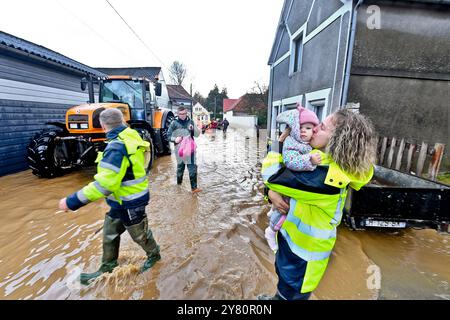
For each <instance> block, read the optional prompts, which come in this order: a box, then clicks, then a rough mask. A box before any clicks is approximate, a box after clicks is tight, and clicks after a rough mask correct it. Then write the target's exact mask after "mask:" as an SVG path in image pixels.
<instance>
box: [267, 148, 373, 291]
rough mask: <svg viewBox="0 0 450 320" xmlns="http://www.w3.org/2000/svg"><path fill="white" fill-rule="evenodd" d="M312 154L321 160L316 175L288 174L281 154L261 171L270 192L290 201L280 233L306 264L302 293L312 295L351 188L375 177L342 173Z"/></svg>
mask: <svg viewBox="0 0 450 320" xmlns="http://www.w3.org/2000/svg"><path fill="white" fill-rule="evenodd" d="M312 152H318V153H320V154H321V157H322V164H321V165H319V166H317V169H316V170H314V171H303V172H295V171H291V170H288V169H286V168H285V167H284V166H283V163H282V160H283V159H282V156H281V154H279V153H276V152H272V151H271V152H269V153H268V155H267V156H266V158H265V159H264V160H263V164H262V171H261V173H262V176H263V180H264V183H265V184H266V186H267V187H268V188H269V189H271V190H274V191H276V192H278V193H280V194H283V195H285V196H288V197H290V198H291V199H290V210H289V213H288V215H287V218H286V221H285V222H284V223H283V225H282V228H281V230H280V232H281V233H282V234H283V236H284V238H285V239H286V241H287V243H288V244H289V248H290V249H291V251H292V252H293V253H295V254H296V255H297V256H298V257H300V258H302V259H303V260H305V261H307V267H306V270H305V274H304V278H303V284H302V287H301V293H307V292H311V291H313V290H314V289H315V288H316V287H317V285H318V284H319V282H320V280H321V278H322V276H323V274H324V272H325V269H326V267H327V264H328V260H329V257H330V255H331V251H332V249H333V247H334V244H335V242H336V228H337V226H338V225H339V224H340V222H341V219H342V213H343V208H344V204H345V199H346V197H347V189H348V187H351V188H353V189H355V190H359V189H360V188H361V187H362V186H364V185H365V184H367V183H368V182H369V181H370V179H371V178H372V176H373V168H372V169H371V170H370V172H369V173H367V174H366V175H365V176H364V177H362V178H358V177H355V176H353V175H351V174H349V173H346V172H344V171H343V170H341V169H340V168H339V166H338V165H337V164H336V163H335V162H334V161H333V160H332V159H331V157H330V156H329V155H327V154H325V153H323V152H321V151H318V150H313V151H312ZM280 269H282V268H280Z"/></svg>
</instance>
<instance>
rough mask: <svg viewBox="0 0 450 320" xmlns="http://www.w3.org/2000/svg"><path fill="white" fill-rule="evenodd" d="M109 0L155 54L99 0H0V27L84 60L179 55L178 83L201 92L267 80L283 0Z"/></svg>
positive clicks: (236, 91)
mask: <svg viewBox="0 0 450 320" xmlns="http://www.w3.org/2000/svg"><path fill="white" fill-rule="evenodd" d="M109 1H110V3H111V4H112V5H113V6H114V7H115V8H116V9H117V11H118V12H119V13H120V14H121V16H122V17H123V18H124V19H125V20H126V21H127V22H128V23H129V24H130V26H131V27H132V28H133V29H134V30H135V31H136V33H137V34H138V35H139V36H140V37H141V38H142V39H143V41H144V42H145V43H146V44H147V45H148V47H149V48H150V50H151V51H153V53H154V54H155V55H152V53H150V51H149V50H148V49H147V48H146V47H145V46H144V45H143V44H142V43H141V42H140V41H139V40H138V39H137V38H136V37H135V36H134V35H133V33H132V32H131V31H130V30H129V29H128V27H127V26H126V25H125V24H124V22H123V21H122V20H121V19H120V18H119V16H117V14H116V13H115V12H114V11H113V9H112V8H111V7H110V6H109V5H108V3H107V2H106V1H105V0H39V1H32V0H14V1H7V0H0V30H2V31H4V32H7V33H11V34H12V35H15V36H18V37H20V38H24V39H26V40H29V41H32V42H34V43H36V44H39V45H42V46H44V47H47V48H49V49H52V50H55V51H57V52H59V53H62V54H64V55H66V56H68V57H70V58H72V59H75V60H77V61H79V62H81V63H84V64H87V65H88V66H91V67H127V66H129V67H146V66H147V67H149V66H162V67H163V68H165V67H170V65H171V63H172V62H173V61H174V60H179V61H181V62H182V63H183V64H185V66H186V67H187V69H188V78H187V79H186V81H185V83H184V86H185V88H186V89H187V90H188V91H189V86H190V84H191V82H192V84H193V91H194V92H195V91H199V92H200V93H201V94H202V95H207V94H208V92H209V90H210V89H212V88H213V86H214V83H217V85H218V86H219V88H222V87H224V86H225V87H226V88H227V89H228V95H229V96H230V98H239V97H240V96H241V95H243V94H244V93H246V92H247V91H249V90H250V89H251V88H252V87H253V86H254V81H259V82H260V83H264V84H268V82H269V67H268V66H267V61H268V58H269V54H270V50H271V48H272V43H273V40H274V37H275V32H276V27H277V23H278V20H279V17H280V13H281V9H282V6H283V0H158V1H156V0H109ZM163 70H164V69H163ZM164 76H165V78H166V80H168V78H169V74H168V71H167V70H164Z"/></svg>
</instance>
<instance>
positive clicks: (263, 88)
mask: <svg viewBox="0 0 450 320" xmlns="http://www.w3.org/2000/svg"><path fill="white" fill-rule="evenodd" d="M254 84H255V85H254V87H253V88H252V91H251V92H252V93H258V94H260V95H265V94H267V92H268V91H269V87H268V86H267V85H266V84H264V83H260V82H259V81H255V82H254Z"/></svg>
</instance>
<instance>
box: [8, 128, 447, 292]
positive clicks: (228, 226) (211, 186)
mask: <svg viewBox="0 0 450 320" xmlns="http://www.w3.org/2000/svg"><path fill="white" fill-rule="evenodd" d="M246 136H248V138H246ZM197 142H198V163H199V169H198V170H199V180H198V183H199V187H200V188H202V189H203V192H201V193H200V194H198V195H192V194H191V192H190V187H189V178H188V174H187V171H186V172H185V176H184V181H183V185H182V186H177V185H176V178H175V176H176V160H175V156H174V155H172V156H171V157H163V158H160V159H157V161H156V162H155V164H154V167H153V169H152V172H151V175H150V185H151V190H150V193H151V201H150V205H149V206H148V207H147V215H148V218H149V226H150V228H151V230H152V231H153V234H154V237H155V239H156V241H157V242H158V243H159V245H160V246H161V255H162V260H161V261H159V262H158V263H157V264H156V265H155V266H154V267H153V268H152V269H151V270H150V271H148V272H146V273H144V274H139V273H138V270H139V267H140V266H141V264H142V263H143V262H144V261H145V254H144V251H143V250H142V249H140V247H138V245H136V244H135V243H133V241H132V240H131V238H130V237H129V235H128V234H127V233H124V235H123V236H122V243H121V251H120V258H119V263H120V267H119V268H116V270H115V271H114V272H113V273H112V274H108V275H106V276H102V277H101V278H100V279H99V280H98V281H97V282H96V283H94V284H92V285H90V286H89V287H83V286H80V284H79V283H78V281H77V277H78V275H79V273H80V272H81V271H87V272H92V271H95V270H96V269H97V268H98V267H99V265H100V260H101V252H102V250H101V238H102V231H101V227H102V225H103V218H104V215H105V213H106V212H107V210H108V206H107V205H106V203H105V202H104V201H97V202H96V203H92V204H90V205H88V206H85V207H84V208H82V209H80V210H78V211H77V212H76V213H73V212H67V213H66V212H60V211H58V209H57V205H58V201H59V199H60V198H62V197H64V196H66V195H68V194H69V193H72V192H74V191H76V190H78V189H79V188H80V187H82V186H83V185H85V184H86V183H88V182H89V181H91V179H92V176H93V174H94V172H95V171H94V169H93V168H91V169H88V170H83V171H78V172H74V173H71V174H68V175H66V176H63V177H60V178H56V179H51V180H48V179H39V178H37V177H35V176H33V175H32V174H31V172H30V171H26V172H21V173H18V174H13V175H9V176H6V177H2V178H0V200H1V203H2V206H3V209H2V213H1V215H0V298H1V299H255V298H256V296H257V295H258V294H260V293H274V292H275V290H276V281H277V277H276V274H275V271H274V267H273V261H274V255H273V253H272V252H271V251H270V249H269V247H268V245H267V244H266V241H265V238H264V229H265V227H266V226H267V222H268V219H267V216H266V213H267V212H268V211H269V205H268V204H266V203H265V202H264V200H263V195H262V189H263V187H262V185H261V181H260V176H259V171H260V162H261V161H262V159H263V158H264V156H265V149H266V146H265V132H261V137H260V139H259V141H258V140H257V139H256V136H255V133H254V132H250V133H244V132H243V131H235V130H230V131H229V132H228V134H227V136H226V137H224V136H223V135H222V132H221V131H217V133H213V132H207V133H206V134H205V135H202V136H201V137H200V138H199V139H198V141H197ZM374 265H376V266H378V267H379V268H380V270H381V289H378V288H373V287H371V286H368V278H369V276H370V275H371V273H370V272H368V270H371V267H373V266H374ZM449 265H450V236H448V235H440V234H438V233H436V232H435V231H434V230H413V229H408V230H401V231H392V230H389V231H364V232H362V231H358V232H356V231H351V230H349V229H348V228H347V227H346V226H344V225H342V226H341V227H340V228H339V230H338V241H337V244H336V247H335V250H334V252H333V255H332V257H331V260H330V265H329V268H328V271H327V272H326V273H325V277H324V279H323V281H322V282H321V284H320V286H319V288H318V289H317V290H316V291H315V292H314V298H315V299H450V288H449V283H450V268H449V267H448V266H449Z"/></svg>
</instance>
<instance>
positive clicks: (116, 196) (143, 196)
mask: <svg viewBox="0 0 450 320" xmlns="http://www.w3.org/2000/svg"><path fill="white" fill-rule="evenodd" d="M100 124H101V125H102V128H103V129H104V130H105V132H106V137H107V139H108V145H107V146H106V148H105V150H104V151H103V152H99V154H98V157H97V160H96V163H98V166H97V174H96V175H95V176H94V179H95V181H94V182H91V183H90V184H88V185H87V186H85V187H84V188H82V189H81V190H79V191H78V192H75V193H73V194H71V195H70V196H68V197H67V198H64V199H61V200H60V202H59V208H60V209H61V210H65V211H67V210H69V209H70V210H72V211H75V210H77V209H79V208H81V207H82V206H84V205H86V204H88V203H90V202H93V201H96V200H98V199H101V198H106V202H107V204H108V205H109V206H110V207H111V209H110V211H109V212H108V213H107V214H106V216H105V221H104V225H103V256H102V264H101V266H100V269H99V270H98V271H97V272H94V273H82V274H81V276H80V282H81V283H82V284H89V283H91V282H92V281H93V280H94V279H96V278H97V277H99V276H100V275H101V274H102V273H105V272H112V270H113V269H114V268H115V267H117V266H118V263H117V258H118V257H119V246H120V235H121V234H122V233H123V232H125V230H127V231H128V233H129V234H130V235H131V238H132V239H133V240H134V241H135V242H136V243H137V244H139V245H140V246H141V247H142V248H143V249H144V250H145V252H146V254H147V260H146V261H145V263H144V265H143V266H142V268H141V271H146V270H148V269H150V268H151V267H152V266H153V265H154V264H155V263H156V262H157V261H158V260H160V259H161V256H160V253H159V246H158V245H157V244H156V241H155V239H153V235H152V232H151V230H150V229H149V228H148V221H147V215H146V213H145V207H146V206H147V204H148V202H149V200H150V193H149V188H148V179H147V173H146V167H147V164H146V160H145V159H146V157H145V153H146V152H148V151H149V150H150V149H149V146H150V144H149V143H148V142H146V141H144V140H142V138H141V137H140V135H139V133H138V132H137V131H135V130H133V129H130V128H128V127H127V126H126V125H125V122H124V119H123V115H122V112H121V111H120V110H118V109H107V110H105V111H103V112H102V113H101V114H100Z"/></svg>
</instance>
